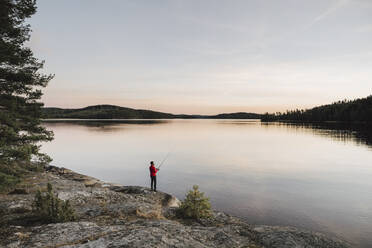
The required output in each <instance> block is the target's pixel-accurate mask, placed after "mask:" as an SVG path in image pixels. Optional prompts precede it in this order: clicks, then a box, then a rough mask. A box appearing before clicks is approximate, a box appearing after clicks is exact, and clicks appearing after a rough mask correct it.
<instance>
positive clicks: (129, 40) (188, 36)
mask: <svg viewBox="0 0 372 248" xmlns="http://www.w3.org/2000/svg"><path fill="white" fill-rule="evenodd" d="M37 6H38V12H37V13H36V14H35V15H34V16H33V17H32V18H31V19H30V23H31V25H32V29H33V33H32V39H31V41H30V43H29V44H28V45H29V46H31V48H32V49H33V51H34V53H35V56H36V57H38V58H39V59H42V60H45V70H46V71H47V72H48V73H53V74H55V78H54V79H53V80H52V81H51V82H50V83H49V86H48V87H47V88H46V89H45V90H44V93H45V95H44V97H43V101H44V102H45V105H46V106H48V107H52V106H53V107H65V108H75V107H85V106H88V105H95V104H114V105H120V106H124V107H131V108H142V109H152V110H157V111H163V112H170V113H185V114H196V113H199V114H216V113H222V112H237V111H244V112H258V113H263V112H266V111H268V112H274V111H284V110H286V109H293V108H309V107H313V106H316V105H320V104H326V103H331V102H333V101H337V100H342V99H345V98H347V99H354V98H358V97H365V96H368V95H370V94H372V0H280V1H278V0H271V1H269V0H266V1H265V0H242V1H238V0H225V1H217V0H183V1H182V0H107V1H102V0H101V1H96V0H79V1H77V0H63V1H57V0H38V1H37Z"/></svg>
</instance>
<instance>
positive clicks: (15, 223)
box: [0, 166, 351, 248]
mask: <svg viewBox="0 0 372 248" xmlns="http://www.w3.org/2000/svg"><path fill="white" fill-rule="evenodd" d="M48 182H50V183H51V184H52V185H53V188H54V190H55V192H56V193H57V194H58V197H59V198H60V199H62V200H69V201H70V202H71V205H72V206H73V207H74V209H75V211H76V213H77V216H78V217H79V219H78V221H75V222H67V223H57V224H42V223H38V222H37V221H36V222H35V221H34V222H33V221H32V219H30V215H31V214H32V212H31V210H32V207H31V205H32V200H33V198H34V193H35V192H36V190H37V189H39V188H45V187H46V184H47V183H48ZM0 198H1V201H0V204H1V206H0V207H1V209H2V211H1V224H2V226H3V228H2V229H3V230H1V231H2V232H4V231H5V229H6V233H5V234H6V235H4V234H3V235H1V236H2V237H1V240H2V241H1V243H0V246H4V247H57V246H58V247H107V246H110V247H123V246H128V247H154V246H155V247H252V248H253V247H277V248H282V247H283V248H284V247H334V248H338V247H340V248H344V247H351V245H350V244H348V243H347V242H346V241H342V240H340V239H336V238H333V237H332V238H331V237H327V236H326V235H324V234H321V233H317V232H311V231H306V230H300V229H297V228H293V227H282V226H265V225H250V224H249V223H247V222H246V221H244V220H243V219H241V218H238V217H234V216H231V215H228V214H226V213H223V212H220V211H217V210H213V218H212V219H207V220H200V221H194V220H185V219H180V218H178V217H177V216H176V215H175V209H176V208H177V206H178V205H179V203H180V201H179V200H178V199H177V198H176V197H174V196H172V195H170V194H167V193H164V192H160V191H158V192H156V193H155V192H152V191H150V189H149V188H146V187H140V186H123V185H119V184H113V183H107V182H103V181H101V180H99V179H96V178H93V177H90V176H86V175H82V174H79V173H76V172H74V171H72V170H69V169H66V168H63V167H56V166H49V167H47V168H46V170H45V172H41V173H40V172H38V173H35V172H34V173H32V174H30V176H28V177H26V178H25V180H24V183H23V190H19V191H18V193H17V192H11V193H10V194H6V195H0ZM22 218H24V219H25V221H23V222H22Z"/></svg>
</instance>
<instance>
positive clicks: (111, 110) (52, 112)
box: [42, 105, 261, 119]
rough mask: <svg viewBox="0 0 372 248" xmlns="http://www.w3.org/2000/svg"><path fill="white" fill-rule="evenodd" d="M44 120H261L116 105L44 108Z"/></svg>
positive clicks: (257, 116) (252, 116)
mask: <svg viewBox="0 0 372 248" xmlns="http://www.w3.org/2000/svg"><path fill="white" fill-rule="evenodd" d="M42 118H44V119H59V118H64V119H175V118H184V119H196V118H198V119H260V118H261V115H260V114H254V113H244V112H239V113H229V114H219V115H184V114H180V115H175V114H170V113H163V112H157V111H151V110H143V109H132V108H125V107H119V106H115V105H95V106H89V107H86V108H79V109H62V108H43V109H42Z"/></svg>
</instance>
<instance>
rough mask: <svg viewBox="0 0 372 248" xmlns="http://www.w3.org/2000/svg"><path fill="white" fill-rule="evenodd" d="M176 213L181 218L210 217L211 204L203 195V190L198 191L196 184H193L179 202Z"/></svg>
mask: <svg viewBox="0 0 372 248" xmlns="http://www.w3.org/2000/svg"><path fill="white" fill-rule="evenodd" d="M177 214H178V215H179V216H180V217H183V218H190V219H203V218H210V217H212V211H211V204H210V202H209V198H208V197H205V196H204V193H203V192H200V191H199V187H198V186H197V185H194V186H193V190H190V191H189V192H188V193H187V195H186V198H185V200H183V201H182V202H181V205H180V207H179V208H178V210H177Z"/></svg>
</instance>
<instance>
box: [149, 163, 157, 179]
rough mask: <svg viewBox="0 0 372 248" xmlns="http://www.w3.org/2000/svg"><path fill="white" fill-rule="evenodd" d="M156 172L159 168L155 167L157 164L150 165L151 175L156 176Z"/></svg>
mask: <svg viewBox="0 0 372 248" xmlns="http://www.w3.org/2000/svg"><path fill="white" fill-rule="evenodd" d="M156 172H158V169H156V168H155V166H153V165H151V166H150V176H152V177H156Z"/></svg>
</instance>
